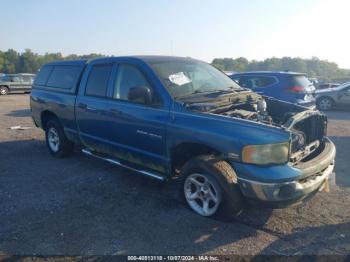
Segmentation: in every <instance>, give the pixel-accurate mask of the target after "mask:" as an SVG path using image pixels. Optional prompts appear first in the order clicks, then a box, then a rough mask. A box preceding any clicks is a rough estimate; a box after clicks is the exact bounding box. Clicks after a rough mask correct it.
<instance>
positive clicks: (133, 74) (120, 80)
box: [113, 64, 160, 105]
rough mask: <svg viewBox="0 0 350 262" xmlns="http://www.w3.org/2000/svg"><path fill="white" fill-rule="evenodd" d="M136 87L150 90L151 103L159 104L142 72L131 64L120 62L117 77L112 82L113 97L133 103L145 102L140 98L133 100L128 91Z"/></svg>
mask: <svg viewBox="0 0 350 262" xmlns="http://www.w3.org/2000/svg"><path fill="white" fill-rule="evenodd" d="M136 87H144V88H147V89H148V90H150V92H151V95H152V101H151V103H152V104H153V105H156V104H160V102H159V99H158V96H157V95H156V93H155V92H154V90H153V88H152V87H151V85H150V84H149V82H148V81H147V79H146V78H145V76H144V74H143V73H142V72H141V71H140V70H139V69H138V68H137V67H136V66H133V65H128V64H121V65H119V66H118V73H117V78H116V81H115V84H114V91H113V98H115V99H119V100H125V101H130V102H133V103H139V104H145V103H146V102H145V101H143V100H142V99H141V100H138V99H136V100H133V98H132V97H131V96H130V91H131V90H132V89H133V88H136Z"/></svg>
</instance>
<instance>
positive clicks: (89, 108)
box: [86, 106, 98, 111]
mask: <svg viewBox="0 0 350 262" xmlns="http://www.w3.org/2000/svg"><path fill="white" fill-rule="evenodd" d="M86 110H88V111H98V109H96V108H93V107H90V106H87V107H86Z"/></svg>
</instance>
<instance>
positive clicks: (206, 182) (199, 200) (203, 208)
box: [184, 173, 221, 216]
mask: <svg viewBox="0 0 350 262" xmlns="http://www.w3.org/2000/svg"><path fill="white" fill-rule="evenodd" d="M184 194H185V198H186V201H187V203H188V205H189V206H190V207H191V208H192V209H193V210H194V211H195V212H196V213H198V214H199V215H201V216H212V215H214V214H215V212H216V211H217V209H218V207H219V205H220V203H221V189H220V187H219V185H218V184H217V183H216V181H215V180H214V179H212V178H211V177H209V176H208V175H205V174H197V173H196V174H191V175H189V176H188V177H187V178H186V180H185V183H184Z"/></svg>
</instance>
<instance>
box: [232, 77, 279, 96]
mask: <svg viewBox="0 0 350 262" xmlns="http://www.w3.org/2000/svg"><path fill="white" fill-rule="evenodd" d="M277 83H278V79H277V78H276V77H274V76H263V75H243V76H241V77H240V78H239V80H238V84H239V85H240V86H242V87H245V88H249V89H252V90H253V91H254V92H257V93H260V94H263V95H266V96H272V97H277V98H279V92H280V90H278V88H276V86H275V85H276V84H277Z"/></svg>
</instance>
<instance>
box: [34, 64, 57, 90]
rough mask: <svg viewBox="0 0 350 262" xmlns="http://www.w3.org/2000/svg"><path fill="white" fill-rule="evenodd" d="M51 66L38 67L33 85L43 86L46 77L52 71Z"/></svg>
mask: <svg viewBox="0 0 350 262" xmlns="http://www.w3.org/2000/svg"><path fill="white" fill-rule="evenodd" d="M52 68H53V66H44V67H42V68H41V69H40V71H39V73H38V74H37V75H36V77H35V80H34V85H40V86H43V85H45V84H46V82H47V79H48V78H49V75H50V73H51V71H52Z"/></svg>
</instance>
